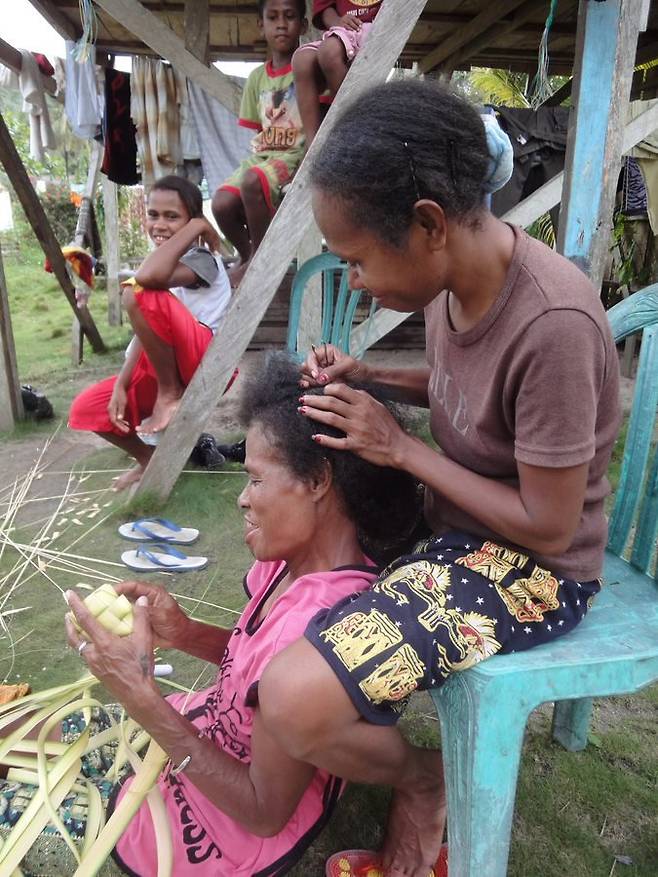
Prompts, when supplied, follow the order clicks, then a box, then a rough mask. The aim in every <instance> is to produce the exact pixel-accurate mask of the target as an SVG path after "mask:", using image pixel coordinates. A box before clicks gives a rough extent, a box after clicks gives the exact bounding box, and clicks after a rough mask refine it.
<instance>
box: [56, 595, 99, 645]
mask: <svg viewBox="0 0 658 877" xmlns="http://www.w3.org/2000/svg"><path fill="white" fill-rule="evenodd" d="M66 600H67V602H68V604H69V606H70V608H71V610H72V612H73V614H74V615H75V618H76V620H77V622H78V624H79V625H80V627H81V628H82V629H83V630H84V631H85V633H86V634H87V638H88V639H90V640H93V641H94V642H95V643H101V642H102V641H103V639H106V638H107V637H108V636H109V634H108V632H107V631H106V630H105V628H104V627H103V625H102V624H100V623H99V622H98V621H96V619H95V618H94V616H93V615H92V614H91V612H90V611H89V610H88V609H87V607H86V606H85V604H84V603H83V602H82V600H81V599H80V597H78V595H77V594H76V593H75V591H67V592H66ZM72 626H73V625H72ZM78 645H79V643H78Z"/></svg>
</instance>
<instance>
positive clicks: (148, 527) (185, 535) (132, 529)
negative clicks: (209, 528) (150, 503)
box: [119, 518, 199, 545]
mask: <svg viewBox="0 0 658 877" xmlns="http://www.w3.org/2000/svg"><path fill="white" fill-rule="evenodd" d="M119 536H123V538H124V539H129V540H130V541H131V542H163V543H164V542H168V543H169V544H170V545H191V544H192V543H193V542H196V540H197V539H198V538H199V531H198V530H195V529H194V527H179V526H178V524H174V522H173V521H168V520H167V519H166V518H140V519H139V520H138V521H128V523H127V524H121V526H120V527H119Z"/></svg>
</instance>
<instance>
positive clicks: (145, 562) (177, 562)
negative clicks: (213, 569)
mask: <svg viewBox="0 0 658 877" xmlns="http://www.w3.org/2000/svg"><path fill="white" fill-rule="evenodd" d="M121 560H122V562H123V563H125V565H126V566H127V567H129V568H130V569H132V570H134V571H135V572H194V571H195V570H199V569H204V568H205V567H206V566H208V558H207V557H188V555H187V554H183V552H182V551H178V550H177V549H176V548H172V546H171V545H165V544H159V543H156V544H155V545H149V547H148V548H146V547H145V546H140V547H139V548H137V549H136V550H131V551H124V552H123V554H122V555H121Z"/></svg>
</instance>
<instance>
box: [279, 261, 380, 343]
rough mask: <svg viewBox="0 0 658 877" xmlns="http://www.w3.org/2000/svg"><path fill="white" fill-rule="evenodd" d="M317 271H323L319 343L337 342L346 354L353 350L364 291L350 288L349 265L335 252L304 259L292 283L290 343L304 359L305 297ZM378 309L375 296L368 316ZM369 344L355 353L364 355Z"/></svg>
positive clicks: (289, 320)
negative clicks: (352, 338)
mask: <svg viewBox="0 0 658 877" xmlns="http://www.w3.org/2000/svg"><path fill="white" fill-rule="evenodd" d="M316 274H322V329H321V335H320V338H318V339H317V340H318V343H321V342H323V341H326V342H327V343H331V344H334V345H336V347H339V348H340V349H341V350H344V351H345V352H346V353H350V334H351V332H352V324H353V323H354V318H355V316H356V309H357V307H358V304H359V301H360V299H361V293H362V290H360V289H354V290H350V288H349V272H348V270H347V264H346V263H345V262H342V261H341V260H340V259H339V258H338V256H334V254H333V253H321V254H320V255H319V256H313V258H312V259H309V260H308V261H307V262H304V264H303V265H301V266H300V267H299V269H298V270H297V274H296V275H295V278H294V280H293V282H292V289H291V293H290V312H289V315H288V340H287V346H288V350H289V351H290V353H292V354H294V355H296V356H297V357H298V358H299V359H303V358H304V356H305V354H306V351H305V350H299V345H298V336H299V320H300V315H301V310H302V300H303V298H304V294H305V292H306V287H307V284H308V282H309V280H310V279H311V277H314V276H315V275H316ZM339 275H340V281H339V283H338V292H336V282H337V281H338V276H339ZM375 309H376V302H375V301H374V299H373V301H372V303H371V305H370V313H369V315H368V316H372V314H373V313H374V312H375ZM366 346H367V345H364V346H363V348H362V349H361V350H358V351H356V352H355V353H353V354H352V355H353V356H354V355H356V356H357V357H358V358H360V357H361V356H363V354H364V352H365V348H366Z"/></svg>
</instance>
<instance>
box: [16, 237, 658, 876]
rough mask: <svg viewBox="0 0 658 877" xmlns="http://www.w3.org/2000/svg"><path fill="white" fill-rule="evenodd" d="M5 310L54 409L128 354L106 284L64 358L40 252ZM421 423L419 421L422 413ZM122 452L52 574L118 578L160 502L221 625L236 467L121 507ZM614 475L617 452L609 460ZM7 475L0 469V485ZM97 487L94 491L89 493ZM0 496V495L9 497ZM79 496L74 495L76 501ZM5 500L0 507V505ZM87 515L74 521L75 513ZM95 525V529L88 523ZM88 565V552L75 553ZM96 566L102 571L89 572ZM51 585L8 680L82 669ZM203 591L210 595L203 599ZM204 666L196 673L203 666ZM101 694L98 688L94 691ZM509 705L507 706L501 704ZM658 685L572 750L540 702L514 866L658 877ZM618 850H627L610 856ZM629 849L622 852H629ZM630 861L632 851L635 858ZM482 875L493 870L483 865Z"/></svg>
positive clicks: (237, 564) (237, 585) (238, 477)
mask: <svg viewBox="0 0 658 877" xmlns="http://www.w3.org/2000/svg"><path fill="white" fill-rule="evenodd" d="M5 270H6V273H7V279H8V286H9V291H10V301H11V314H12V320H13V328H14V334H15V338H16V345H17V353H18V363H19V371H20V376H21V380H22V381H23V382H29V383H32V384H34V385H35V386H38V387H39V388H40V389H43V390H44V391H45V392H46V393H47V395H48V396H49V398H51V401H53V403H54V404H55V407H56V409H57V410H58V411H59V412H60V415H61V413H62V412H65V411H66V409H67V406H68V404H69V402H70V400H71V398H72V396H73V395H74V392H75V391H77V389H78V388H79V386H80V382H81V378H82V380H83V383H89V382H91V381H92V380H96V379H98V378H99V377H102V376H105V375H107V374H110V373H111V372H112V370H113V369H114V368H116V365H117V364H118V363H119V362H120V360H121V356H122V350H123V347H124V345H125V343H126V340H127V336H128V332H127V330H126V329H108V328H107V326H106V319H105V313H106V309H105V301H104V296H103V295H102V294H98V295H97V296H95V298H94V299H92V313H93V314H94V317H95V319H96V320H97V324H98V326H99V329H100V331H101V334H102V335H103V338H104V339H105V341H106V343H107V344H108V346H110V347H111V351H110V352H109V353H108V354H106V355H104V356H95V355H92V354H90V353H89V354H88V355H86V358H85V363H84V365H83V367H82V370H79V369H76V368H74V367H72V366H71V365H70V362H69V330H70V324H71V312H70V309H69V307H68V305H67V303H66V301H65V299H64V297H63V295H62V294H61V292H58V288H57V286H56V284H55V282H54V280H53V279H52V277H50V276H49V275H47V274H44V273H43V271H42V269H41V259H40V257H37V256H36V254H34V258H27V256H26V257H25V258H22V259H21V262H20V264H19V263H17V262H16V260H12V259H8V258H6V259H5ZM417 428H418V430H419V432H421V433H423V430H424V428H425V427H424V424H423V422H422V421H420V422H419V423H418V424H417ZM35 430H36V435H37V438H38V439H39V440H41V439H42V438H45V434H46V433H50V432H52V430H53V423H52V422H51V423H49V424H46V425H41V426H39V427H35V426H34V425H33V424H29V423H28V424H24V425H21V426H20V427H19V429H18V430H17V431H16V433H14V434H12V435H11V436H5V437H4V438H3V441H4V442H30V441H34V438H35ZM124 466H125V458H124V457H123V456H122V455H121V454H120V453H119V452H118V451H115V450H112V449H108V450H107V451H99V452H96V453H93V454H91V455H87V456H85V457H84V459H80V461H79V463H78V464H77V465H76V469H77V472H78V475H77V476H76V478H77V479H78V480H76V481H75V482H74V484H75V488H74V491H75V493H77V494H78V495H77V496H73V497H72V498H71V500H69V501H68V502H67V503H66V504H65V505H64V506H63V508H62V509H61V510H60V511H59V513H58V514H57V516H56V518H55V520H54V521H53V526H52V527H51V530H50V533H51V534H52V533H59V535H57V536H56V537H55V538H54V539H53V540H52V542H51V543H48V544H49V545H52V546H55V547H57V548H59V549H60V550H68V551H70V552H71V553H75V554H77V555H84V556H85V557H88V558H92V560H90V561H88V562H85V565H87V566H88V567H90V568H91V569H92V572H91V573H90V572H89V571H87V572H84V571H77V572H75V573H72V572H69V571H63V570H61V569H57V568H56V566H57V565H56V564H53V565H52V566H51V567H49V568H48V569H47V570H46V572H47V574H48V575H49V576H50V577H51V578H52V579H53V580H54V582H55V583H56V585H58V586H59V587H60V588H63V589H64V588H68V587H72V586H75V585H77V584H79V583H84V584H87V585H90V586H96V585H98V584H100V582H101V580H102V579H103V577H104V576H123V575H124V572H123V570H124V568H123V567H121V566H113V565H110V563H108V564H103V563H101V562H100V561H107V562H111V563H114V564H116V563H118V562H119V555H120V553H121V551H123V550H124V549H125V548H126V547H128V543H126V542H125V541H123V540H122V539H120V537H119V536H118V535H117V532H116V530H117V527H118V525H119V524H120V523H121V522H123V521H125V520H127V519H128V516H129V515H139V514H141V513H153V512H155V511H158V512H159V513H161V514H163V515H164V516H166V517H170V518H172V519H173V520H177V521H181V522H184V523H186V524H188V525H190V526H195V527H198V528H199V529H200V530H201V533H202V536H201V538H200V540H199V542H198V543H197V545H196V546H195V548H198V549H199V553H201V554H206V555H207V556H209V557H210V559H211V563H210V565H209V567H208V569H207V570H205V571H203V572H200V573H196V574H194V573H190V574H186V575H183V576H178V577H162V576H157V577H153V578H155V579H156V580H159V581H162V582H163V583H164V584H165V585H166V586H167V587H168V588H169V589H170V590H172V591H173V592H175V593H176V594H179V595H181V603H182V604H183V605H184V607H185V608H186V609H188V611H191V612H192V614H194V615H195V616H196V617H200V618H204V619H206V620H208V621H212V622H216V623H220V624H227V625H230V624H231V623H232V619H234V618H235V614H233V613H234V612H236V611H238V610H240V608H241V607H242V606H243V605H244V602H245V597H244V592H243V590H242V584H241V583H242V576H243V574H244V572H245V570H246V569H247V567H248V565H249V562H250V557H249V554H248V552H247V551H246V549H245V547H244V545H243V543H242V537H241V531H242V524H241V517H240V515H239V514H238V513H237V510H236V499H237V496H238V494H239V492H240V490H241V488H242V485H243V483H244V476H243V475H242V473H241V472H239V470H238V467H236V468H235V469H234V470H233V471H228V472H225V473H219V474H208V473H205V472H203V471H198V472H193V473H190V474H184V475H183V476H182V477H181V478H180V479H179V481H178V484H177V486H176V489H175V490H174V492H173V493H172V496H171V497H170V499H169V501H168V502H167V503H166V505H165V506H164V507H162V508H158V509H155V508H154V507H152V506H149V504H148V503H142V504H140V506H139V507H138V508H135V507H133V508H132V509H130V510H129V509H127V508H126V506H125V502H124V500H123V499H122V498H120V497H116V496H115V495H114V494H112V493H111V492H110V491H109V490H108V489H107V487H108V483H109V477H108V475H106V474H104V473H103V472H102V471H101V472H90V470H99V469H100V470H104V469H114V468H123V467H124ZM611 478H612V480H613V482H614V483H616V479H617V478H618V455H616V460H615V461H613V465H612V467H611ZM7 481H8V479H7V478H5V477H3V478H2V479H1V484H0V486H3V485H4V484H5V483H6V482H7ZM92 491H95V492H92ZM6 499H7V495H6V494H5V495H4V496H3V497H1V498H0V501H3V500H4V501H6ZM73 500H76V501H75V502H74V501H73ZM5 508H6V506H1V507H0V509H2V511H0V514H3V513H4V509H5ZM76 522H79V523H76ZM41 526H43V522H42V523H40V524H39V523H32V524H30V525H25V526H22V527H20V528H18V529H17V530H14V531H13V532H12V534H11V535H12V538H13V539H14V540H15V541H16V542H22V543H25V544H27V543H30V542H31V541H32V540H33V539H34V538H35V536H36V534H37V532H38V529H39V527H41ZM92 527H93V529H92ZM17 559H18V557H17V553H16V552H15V551H13V550H11V549H6V550H5V551H4V554H2V556H0V577H2V576H3V575H4V574H6V573H7V572H9V571H10V570H12V569H13V568H14V567H15V564H16V562H17ZM81 563H82V561H81ZM93 576H98V578H94V577H93ZM56 585H55V584H53V583H52V582H50V581H49V580H48V579H47V578H46V576H45V575H44V574H43V572H36V574H34V575H32V576H31V578H27V577H25V578H24V583H23V584H21V586H20V588H19V590H18V591H17V592H16V596H15V599H14V600H13V603H12V606H13V608H20V607H24V606H27V607H30V609H29V611H26V612H24V613H20V614H17V615H15V616H13V619H14V620H13V622H12V625H11V629H12V634H13V637H14V639H15V640H20V642H18V645H17V646H16V650H15V654H14V655H13V658H12V655H11V654H10V652H9V650H8V648H7V647H6V642H7V641H6V638H5V639H2V640H0V643H2V647H1V648H2V650H1V651H0V678H1V677H3V676H5V675H6V676H7V678H8V681H15V680H16V679H18V678H20V679H21V680H24V681H29V682H30V683H31V684H32V685H33V686H34V687H35V688H43V687H49V686H54V685H57V684H59V683H62V682H68V681H72V680H74V679H75V678H76V677H77V676H78V675H79V674H80V673H81V664H80V661H79V659H78V657H77V655H75V654H74V653H72V652H71V650H70V649H68V648H67V646H66V643H65V637H64V630H63V625H62V616H63V614H64V611H65V604H64V602H63V599H62V598H61V595H60V592H59V590H58V588H57V587H56ZM201 601H205V602H201ZM161 657H162V659H163V660H164V661H167V662H169V663H171V664H173V666H174V669H175V675H174V677H173V678H174V679H175V681H176V682H178V683H180V684H183V685H192V684H194V683H196V685H197V686H203V685H207V684H209V683H210V681H211V679H212V668H208V667H205V666H204V665H202V664H201V663H200V662H198V661H196V660H194V659H192V658H188V657H186V656H183V655H180V654H179V653H176V654H167V653H162V655H161ZM200 673H201V674H202V675H201V677H200V676H199V674H200ZM99 694H100V696H101V697H102V696H103V693H102V692H99ZM501 709H504V704H501ZM657 719H658V686H654V687H652V688H650V689H647V690H645V691H644V692H642V693H640V694H639V695H636V696H634V697H632V698H630V697H628V698H626V697H624V698H612V699H609V700H607V701H601V702H598V703H597V704H596V707H595V716H594V721H593V725H592V733H591V745H590V746H589V747H588V748H587V750H586V751H585V752H581V753H576V754H574V753H568V752H565V751H564V750H562V749H561V748H560V747H559V746H557V745H556V744H554V743H553V742H552V740H551V738H550V731H549V728H550V712H549V710H548V708H547V707H542V708H541V709H539V710H537V711H536V712H535V713H533V715H532V716H531V719H530V722H529V726H528V731H527V734H526V741H525V749H524V754H523V761H522V769H521V776H520V780H519V787H518V798H517V810H516V815H515V825H514V836H513V844H512V853H511V860H510V869H509V874H510V875H512V877H573V875H583V877H610V875H611V874H614V875H616V877H624V875H628V877H656V875H658V722H657V721H656V720H657ZM402 724H403V728H404V730H405V733H406V734H408V736H409V737H410V738H411V739H412V740H414V741H415V742H417V743H419V744H421V745H438V742H439V736H438V723H437V720H436V716H435V713H434V710H433V708H432V705H431V701H430V699H429V697H428V696H427V695H418V696H417V697H416V698H414V700H413V701H412V704H411V707H410V709H409V710H408V712H407V715H406V716H405V718H404V719H403V722H402ZM387 802H388V793H387V791H386V790H384V789H379V788H366V787H358V786H355V787H352V788H351V789H349V790H348V791H347V793H346V795H345V796H344V798H343V800H342V802H341V804H340V806H339V807H338V810H337V812H336V814H335V817H334V818H333V820H332V822H331V824H330V825H329V827H328V828H327V830H326V831H325V832H324V834H323V835H322V836H321V837H320V838H319V839H318V840H317V841H316V843H315V844H314V845H313V847H312V849H311V850H310V851H309V852H308V853H307V855H306V856H305V858H304V860H303V862H302V863H301V864H300V865H299V866H298V867H297V868H296V869H295V870H294V872H293V873H294V875H296V877H302V875H304V877H321V875H322V874H323V873H324V860H325V859H326V857H327V855H328V854H329V853H331V852H334V851H336V850H338V849H345V848H351V847H362V846H363V847H369V848H373V847H376V846H377V845H378V844H379V842H380V838H381V828H382V824H383V822H384V819H385V811H386V806H387ZM615 856H619V857H621V858H620V859H619V860H615ZM624 857H628V858H627V859H625V858H624ZM627 862H628V863H627ZM482 877H487V875H486V874H483V875H482Z"/></svg>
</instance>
